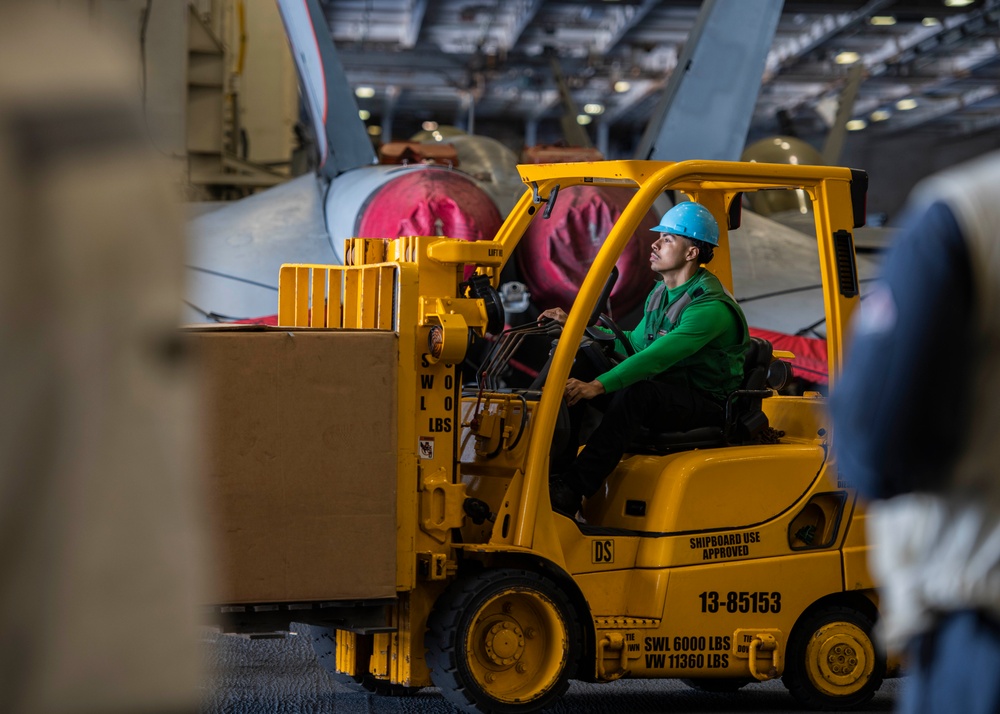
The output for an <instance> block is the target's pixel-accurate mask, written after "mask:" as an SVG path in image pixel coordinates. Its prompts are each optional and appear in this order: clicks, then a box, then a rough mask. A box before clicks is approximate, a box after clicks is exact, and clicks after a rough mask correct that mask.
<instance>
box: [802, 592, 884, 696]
mask: <svg viewBox="0 0 1000 714" xmlns="http://www.w3.org/2000/svg"><path fill="white" fill-rule="evenodd" d="M873 628H874V623H873V622H872V620H871V619H870V618H869V617H868V616H867V615H865V614H864V613H862V612H860V611H859V610H855V609H854V608H850V607H842V606H836V607H827V608H824V609H822V610H818V611H817V612H815V613H812V614H811V615H808V616H807V617H806V618H805V619H804V620H802V621H801V622H800V623H799V624H798V625H797V626H796V628H795V631H794V632H793V633H792V637H791V639H790V640H789V643H788V658H787V660H786V665H785V674H784V676H783V677H782V679H783V681H784V682H785V686H786V687H787V688H788V691H789V692H791V694H792V696H793V697H795V698H796V699H797V700H798V701H799V702H801V703H802V704H804V705H806V706H808V707H811V708H814V709H849V708H851V707H856V706H858V705H859V704H864V703H865V702H867V701H868V700H870V699H871V698H872V697H873V696H875V692H876V691H878V688H879V687H880V686H881V685H882V678H883V677H884V676H885V654H884V653H882V652H880V651H879V648H878V647H876V645H875V643H874V641H873V638H872V630H873Z"/></svg>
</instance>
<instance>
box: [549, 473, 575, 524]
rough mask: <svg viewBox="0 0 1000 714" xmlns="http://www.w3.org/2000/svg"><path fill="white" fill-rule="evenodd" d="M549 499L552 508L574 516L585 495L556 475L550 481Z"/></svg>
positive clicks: (571, 516)
mask: <svg viewBox="0 0 1000 714" xmlns="http://www.w3.org/2000/svg"><path fill="white" fill-rule="evenodd" d="M549 500H550V501H552V510H553V511H555V512H556V513H561V514H563V515H564V516H569V517H570V518H573V517H575V516H576V514H577V511H579V510H580V506H581V505H582V503H583V496H581V495H580V494H579V493H577V492H576V491H575V490H574V489H573V487H572V486H570V485H569V484H568V483H566V482H565V481H564V480H563V479H561V478H559V477H556V478H553V479H552V480H550V481H549Z"/></svg>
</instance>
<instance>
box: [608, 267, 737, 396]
mask: <svg viewBox="0 0 1000 714" xmlns="http://www.w3.org/2000/svg"><path fill="white" fill-rule="evenodd" d="M658 290H659V291H660V297H659V298H658V297H657V291H658ZM663 291H664V288H663V287H662V286H658V287H657V288H654V289H653V292H652V293H650V296H649V298H647V300H646V310H645V312H644V314H643V317H642V320H641V321H640V322H639V324H638V325H637V326H636V328H635V329H634V330H632V331H630V332H626V333H625V334H626V336H627V338H628V340H629V342H631V343H632V346H633V347H634V348H635V350H636V354H634V355H632V356H631V357H629V358H628V359H626V360H625V361H624V362H621V363H620V364H618V365H617V366H616V367H614V368H612V369H610V370H608V371H607V372H605V373H604V374H602V375H600V376H598V377H597V380H598V381H599V382H600V383H601V384H602V385H603V386H604V390H605V391H606V392H614V391H617V390H619V389H622V388H624V387H627V386H628V385H630V384H634V383H636V382H639V381H641V380H643V379H649V378H651V377H656V376H658V375H660V374H663V373H664V372H668V371H669V374H670V376H679V377H684V378H686V379H688V380H689V382H690V383H691V385H692V386H694V387H695V388H696V389H699V390H700V391H703V392H706V393H708V394H710V395H712V396H714V397H716V398H720V399H721V398H724V397H725V396H726V395H727V394H728V393H729V392H731V391H732V390H734V389H736V388H737V387H738V386H739V383H740V380H741V379H742V376H743V358H744V355H745V354H746V350H747V346H748V344H749V335H748V331H747V327H746V320H745V318H744V317H743V313H742V311H741V310H740V309H739V307H738V306H737V305H736V303H735V301H733V300H732V298H730V297H729V296H728V295H726V293H725V291H724V290H723V288H722V285H721V284H720V283H719V281H718V279H717V278H716V277H715V276H714V275H712V273H710V272H708V271H707V270H705V269H704V268H700V269H699V270H698V272H697V273H695V275H694V276H693V277H692V278H691V279H690V280H688V281H687V282H685V283H684V284H682V285H679V286H677V287H676V288H674V289H672V290H666V291H665V292H666V300H664V299H662V293H663ZM685 295H690V296H691V297H690V298H686V299H690V302H689V304H688V305H687V306H686V307H684V308H683V310H682V311H681V313H680V317H679V318H678V319H677V323H676V324H673V323H672V322H671V321H670V318H669V317H668V313H670V312H671V308H672V307H675V308H676V305H677V302H678V301H679V300H681V299H682V298H683V296H685ZM616 348H617V349H619V350H622V351H623V350H624V346H623V345H621V344H620V343H616Z"/></svg>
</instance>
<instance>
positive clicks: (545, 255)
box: [515, 186, 657, 315]
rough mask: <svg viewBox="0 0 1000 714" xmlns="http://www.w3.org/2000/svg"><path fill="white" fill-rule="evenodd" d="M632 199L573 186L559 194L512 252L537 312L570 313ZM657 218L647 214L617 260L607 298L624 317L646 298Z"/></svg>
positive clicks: (615, 192)
mask: <svg viewBox="0 0 1000 714" xmlns="http://www.w3.org/2000/svg"><path fill="white" fill-rule="evenodd" d="M630 197H631V191H630V190H629V189H615V188H589V187H586V188H585V187H582V186H572V187H569V188H566V189H564V190H563V191H560V193H559V198H558V200H557V201H556V203H555V206H554V207H553V209H552V213H551V215H550V216H549V218H548V219H542V218H536V219H535V220H534V221H532V223H531V226H529V228H528V230H527V232H526V233H525V235H524V238H522V239H521V243H520V245H519V246H518V248H517V251H515V254H516V256H517V264H518V268H519V269H520V272H521V276H522V277H523V278H524V281H525V283H527V285H528V290H529V291H530V292H531V295H532V298H533V300H534V301H535V304H536V305H537V306H538V308H539V309H543V310H544V309H546V308H550V307H562V308H564V309H568V308H569V306H570V305H572V304H573V300H574V299H575V298H576V293H577V291H578V290H579V288H580V284H581V283H582V282H583V278H584V277H585V276H586V274H587V270H588V269H589V268H590V265H591V264H592V263H593V262H594V258H595V257H596V256H597V252H598V251H599V250H600V249H601V246H602V245H603V244H604V240H605V239H606V238H607V236H608V233H609V232H610V231H611V228H612V226H614V224H615V221H616V220H618V217H619V216H620V215H621V212H622V210H624V208H625V206H626V205H627V204H628V201H629V198H630ZM656 223H657V216H655V215H653V214H652V213H648V214H647V215H646V217H645V218H644V219H643V220H642V223H641V224H640V226H639V229H638V230H637V231H636V232H635V234H634V235H633V236H632V238H631V239H630V240H629V244H628V246H626V248H625V250H624V252H623V253H622V255H621V258H619V259H618V270H619V274H620V275H619V278H618V282H617V284H616V286H615V289H614V291H613V292H612V293H611V304H612V306H613V307H614V310H615V312H616V314H619V315H624V314H625V313H627V312H629V311H630V310H632V309H633V308H635V307H636V306H638V305H639V304H640V303H641V301H642V300H643V298H645V296H646V295H647V294H648V293H649V290H650V288H651V287H652V285H653V273H652V271H651V270H650V269H649V254H650V249H651V247H652V243H653V239H654V238H655V236H654V235H653V233H651V232H650V229H652V228H653V227H654V226H655V225H656Z"/></svg>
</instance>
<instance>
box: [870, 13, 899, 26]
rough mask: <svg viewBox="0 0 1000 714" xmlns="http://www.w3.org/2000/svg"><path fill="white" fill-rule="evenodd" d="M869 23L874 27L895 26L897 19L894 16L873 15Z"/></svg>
mask: <svg viewBox="0 0 1000 714" xmlns="http://www.w3.org/2000/svg"><path fill="white" fill-rule="evenodd" d="M868 22H869V23H871V24H872V25H895V24H896V18H894V17H893V16H892V15H872V17H871V19H869V20H868Z"/></svg>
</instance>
